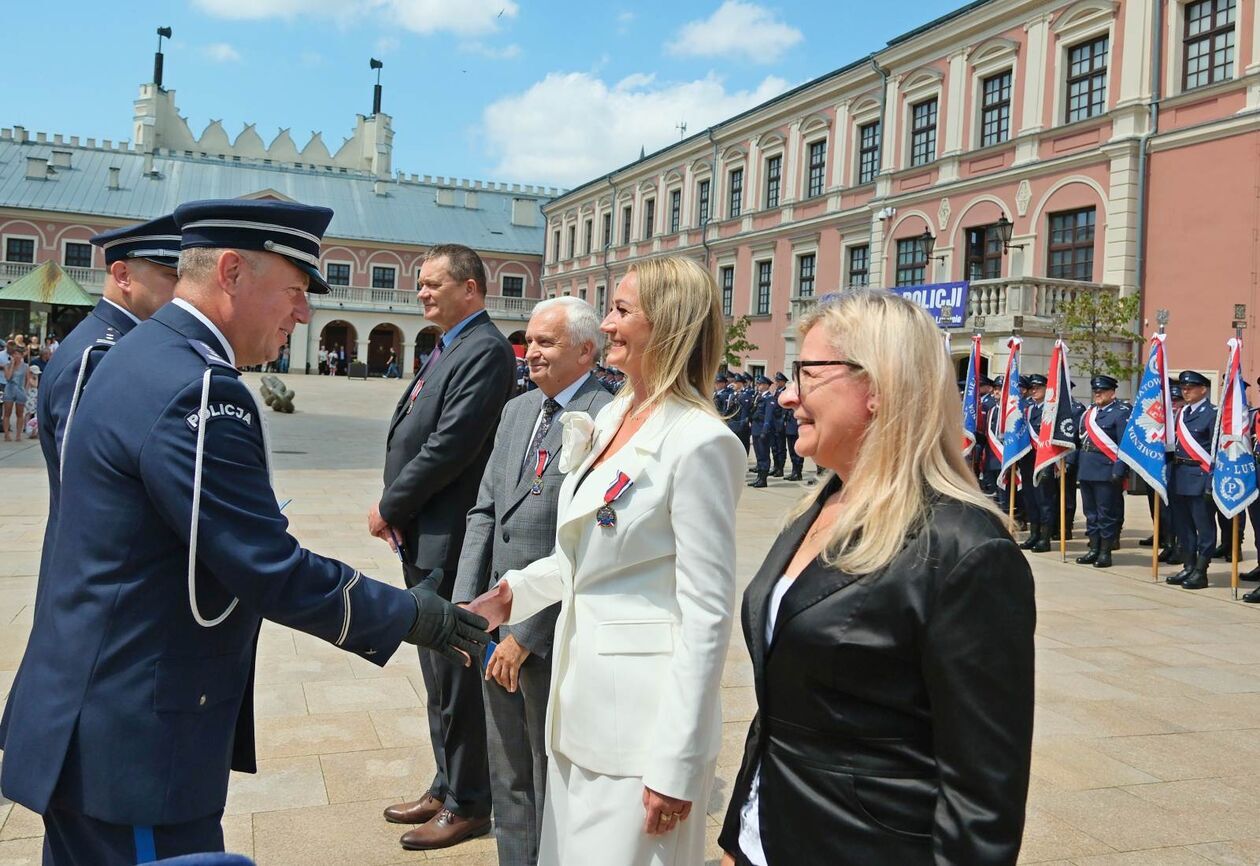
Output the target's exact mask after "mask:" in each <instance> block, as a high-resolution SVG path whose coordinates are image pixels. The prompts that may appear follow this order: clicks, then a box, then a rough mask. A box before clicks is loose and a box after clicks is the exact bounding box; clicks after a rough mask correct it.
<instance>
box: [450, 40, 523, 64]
mask: <svg viewBox="0 0 1260 866" xmlns="http://www.w3.org/2000/svg"><path fill="white" fill-rule="evenodd" d="M459 50H460V51H462V52H464V53H465V54H477V55H480V56H481V57H485V58H487V59H488V60H513V59H515V58H517V57H520V56H521V46H519V45H517V44H516V43H512V44H511V45H504V46H503V47H502V48H498V47H496V46H494V45H487V44H486V43H484V42H464V43H462V44H461V45H460V46H459Z"/></svg>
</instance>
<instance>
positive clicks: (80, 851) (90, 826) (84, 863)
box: [44, 806, 223, 866]
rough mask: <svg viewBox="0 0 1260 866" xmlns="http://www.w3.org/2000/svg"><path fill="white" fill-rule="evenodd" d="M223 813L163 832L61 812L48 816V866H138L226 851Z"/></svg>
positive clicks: (50, 809)
mask: <svg viewBox="0 0 1260 866" xmlns="http://www.w3.org/2000/svg"><path fill="white" fill-rule="evenodd" d="M222 818H223V813H222V812H217V813H215V814H213V815H207V816H206V817H204V818H198V819H196V820H195V821H188V822H186V823H183V824H166V825H162V826H158V827H133V826H131V825H128V824H110V823H108V822H106V821H100V820H97V819H96V818H90V817H88V816H87V815H84V814H83V813H82V812H74V811H71V810H69V809H62V808H59V807H57V806H49V807H48V811H47V812H45V813H44V866H133V864H137V863H153V862H156V861H158V860H161V859H164V858H166V857H178V856H181V855H184V854H198V853H202V852H214V851H222V850H223V827H222V825H221V823H220V822H221V821H222Z"/></svg>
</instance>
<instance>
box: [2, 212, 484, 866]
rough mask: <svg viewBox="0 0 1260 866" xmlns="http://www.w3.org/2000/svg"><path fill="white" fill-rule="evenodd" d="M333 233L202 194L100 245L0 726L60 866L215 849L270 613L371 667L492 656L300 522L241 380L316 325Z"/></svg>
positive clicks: (418, 592)
mask: <svg viewBox="0 0 1260 866" xmlns="http://www.w3.org/2000/svg"><path fill="white" fill-rule="evenodd" d="M331 219H332V211H331V210H329V209H327V208H322V207H311V206H306V205H300V204H296V203H288V202H274V201H261V202H260V201H240V200H222V201H202V202H190V203H187V204H184V205H181V206H180V207H179V208H177V209H176V210H175V212H174V214H173V215H171V216H167V217H163V218H161V219H158V220H154V221H151V222H148V223H144V224H141V225H138V226H130V227H127V228H123V229H118V230H115V231H111V232H106V233H104V234H102V235H98V236H97V237H95V238H93V243H94V244H95V245H97V246H98V247H101V248H102V249H103V250H104V254H105V260H106V263H107V266H108V268H109V277H108V279H107V282H106V287H105V298H104V299H103V300H102V301H101V302H100V303H99V304H98V305H97V306H96V308H95V309H94V310H93V311H92V313H91V314H90V315H89V316H88V317H87V318H86V319H85V320H84V321H83V322H82V323H81V324H80V325H79V326H78V327H76V328H75V329H74V330H73V331H72V332H71V333H70V334H69V335H67V337H66V339H65V340H64V341H63V343H62V345H61V348H60V350H59V351H58V352H57V353H56V354H55V355H54V356H53V358H52V360H51V361H50V362H49V364H48V367H47V370H46V372H45V374H44V377H43V382H42V383H41V387H40V389H39V398H38V400H39V405H38V413H39V421H40V424H39V436H40V445H41V448H42V450H43V454H44V457H45V461H46V464H47V468H48V481H49V489H50V503H49V516H48V525H47V527H46V531H45V536H44V547H43V551H42V554H41V562H40V578H39V582H38V585H37V589H36V595H35V605H34V617H33V624H32V628H31V632H30V638H29V641H28V644H27V648H26V652H25V655H24V656H23V659H22V662H21V665H20V667H19V669H18V672H17V674H16V678H15V680H14V682H13V686H12V689H11V692H10V695H9V699H8V702H7V704H6V706H5V711H4V716H3V718H2V719H0V748H3V751H4V761H3V765H2V769H0V790H2V791H3V794H4V796H6V797H7V798H9V799H10V800H13V801H16V802H18V803H20V804H22V805H23V806H25V807H27V808H28V809H31V810H32V811H34V812H36V813H38V814H40V815H41V816H42V817H43V820H44V828H45V838H44V863H45V864H46V866H48V864H53V866H60V864H108V866H112V864H117V863H137V862H141V863H143V862H150V861H153V860H156V859H158V858H159V857H166V856H171V855H173V854H182V853H186V852H193V851H222V850H223V836H222V829H221V826H220V818H221V816H222V813H223V808H224V804H225V801H226V796H227V787H228V776H229V770H230V769H235V770H243V771H248V772H252V771H254V770H255V769H256V760H255V749H254V725H253V699H254V688H253V685H254V666H255V656H256V650H257V643H258V636H259V630H260V627H261V625H262V620H263V619H264V618H266V619H270V620H273V621H276V622H279V623H282V624H284V625H287V626H290V627H292V628H295V629H298V630H300V631H303V632H306V633H308V634H311V635H314V636H316V637H319V638H322V639H324V640H326V641H328V642H329V643H331V644H333V645H334V646H337V647H339V648H340V649H343V650H345V651H348V652H352V653H355V654H357V655H359V656H360V657H362V658H364V659H366V660H367V661H370V662H372V663H374V664H377V665H384V664H385V662H386V661H388V660H389V658H390V657H391V656H392V655H393V653H394V652H395V651H396V650H397V649H398V648H399V645H400V644H401V643H404V642H406V643H411V644H416V645H419V646H421V647H428V648H432V649H435V650H437V651H439V652H440V653H443V654H444V655H445V656H447V657H450V658H452V659H455V660H458V661H460V662H461V663H462V660H463V659H464V655H463V654H464V653H466V654H468V655H469V656H471V657H472V658H481V657H482V655H483V654H484V650H485V647H486V645H487V643H488V640H489V638H488V636H487V635H486V634H485V632H484V628H485V626H486V621H485V620H484V619H482V618H481V617H478V616H475V615H474V614H471V613H469V612H467V611H465V610H463V609H462V608H458V607H456V606H454V605H452V604H451V603H450V602H449V601H446V600H444V599H443V598H441V597H440V596H439V595H438V594H436V593H434V592H431V591H423V590H422V589H421V588H415V589H401V588H397V587H395V586H392V585H390V584H387V583H383V582H379V581H377V580H373V579H372V578H370V577H368V576H366V575H364V574H361V573H360V572H359V571H357V570H355V569H354V568H352V567H351V566H349V565H346V564H345V563H342V562H338V561H336V560H333V559H330V558H326V557H323V556H319V555H318V554H315V553H312V552H311V551H308V550H306V549H304V548H302V547H301V546H300V545H299V544H298V543H297V541H296V540H295V539H294V538H293V537H292V536H291V535H289V533H288V532H287V525H288V524H287V521H286V519H285V518H284V516H283V515H282V513H281V509H282V507H283V506H282V505H280V504H279V503H278V502H277V500H276V497H275V493H274V491H273V488H272V483H271V466H270V455H269V442H268V434H267V427H266V419H265V417H264V415H263V413H262V411H261V407H260V406H259V404H258V403H257V400H256V398H255V397H254V395H253V393H252V392H251V391H250V390H249V389H248V388H247V387H246V385H245V383H244V382H242V381H241V379H240V374H239V372H238V370H237V368H238V366H247V365H251V364H258V363H262V362H264V361H267V360H269V359H271V358H274V357H276V354H277V352H278V350H279V348H280V346H281V345H283V344H284V343H285V342H286V341H287V338H288V335H289V333H291V331H292V329H293V327H295V324H296V323H297V322H299V321H306V320H308V319H309V307H308V306H307V300H306V293H307V292H308V291H309V292H314V293H321V292H327V291H328V286H327V283H326V282H325V280H324V277H323V275H322V274H321V273H320V270H319V267H318V265H319V247H320V241H321V238H322V235H323V232H324V230H325V229H326V228H327V226H328V223H329V222H330V220H331ZM203 251H204V252H205V253H206V254H205V255H201V256H200V257H199V256H198V253H200V252H203ZM177 264H178V265H179V268H180V273H179V287H180V293H179V297H175V296H174V295H175V288H176V286H175V283H176V270H175V268H176V265H177ZM216 323H217V324H216ZM225 332H226V334H225ZM228 335H230V339H229V336H228ZM124 337H125V339H124ZM225 862H228V861H225ZM230 862H239V861H235V860H233V861H230Z"/></svg>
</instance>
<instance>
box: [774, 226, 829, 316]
mask: <svg viewBox="0 0 1260 866" xmlns="http://www.w3.org/2000/svg"><path fill="white" fill-rule="evenodd" d="M805 256H813V257H814V293H813V294H812V295H809V297H811V298H817V297H818V296H819V294H820V292H819V291H818V242H817V241H816V240H811V241H810V242H809V243H806V244H801V245H800V246H793V247H792V299H793V300H795V299H797V298H800V297H801V259H803V258H804V257H805ZM824 294H825V293H824ZM770 309H771V310H773V309H774V271H773V269H772V270H771V272H770Z"/></svg>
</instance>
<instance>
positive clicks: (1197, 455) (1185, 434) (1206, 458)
mask: <svg viewBox="0 0 1260 866" xmlns="http://www.w3.org/2000/svg"><path fill="white" fill-rule="evenodd" d="M1189 408H1190V407H1188V406H1183V407H1182V409H1181V411H1180V412H1178V413H1177V444H1178V445H1180V446H1181V447H1182V448H1184V449H1186V453H1187V454H1189V455H1190V456H1191V457H1192V458H1194V462H1195V463H1198V464H1199V468H1200V469H1202V470H1203V471H1204V472H1211V471H1212V457H1211V455H1209V454H1208V453H1207V451H1206V450H1205V449H1204V447H1203V446H1202V445H1200V444H1199V440H1198V439H1195V438H1194V434H1193V433H1191V432H1190V428H1189V427H1187V426H1186V410H1187V409H1189Z"/></svg>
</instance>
